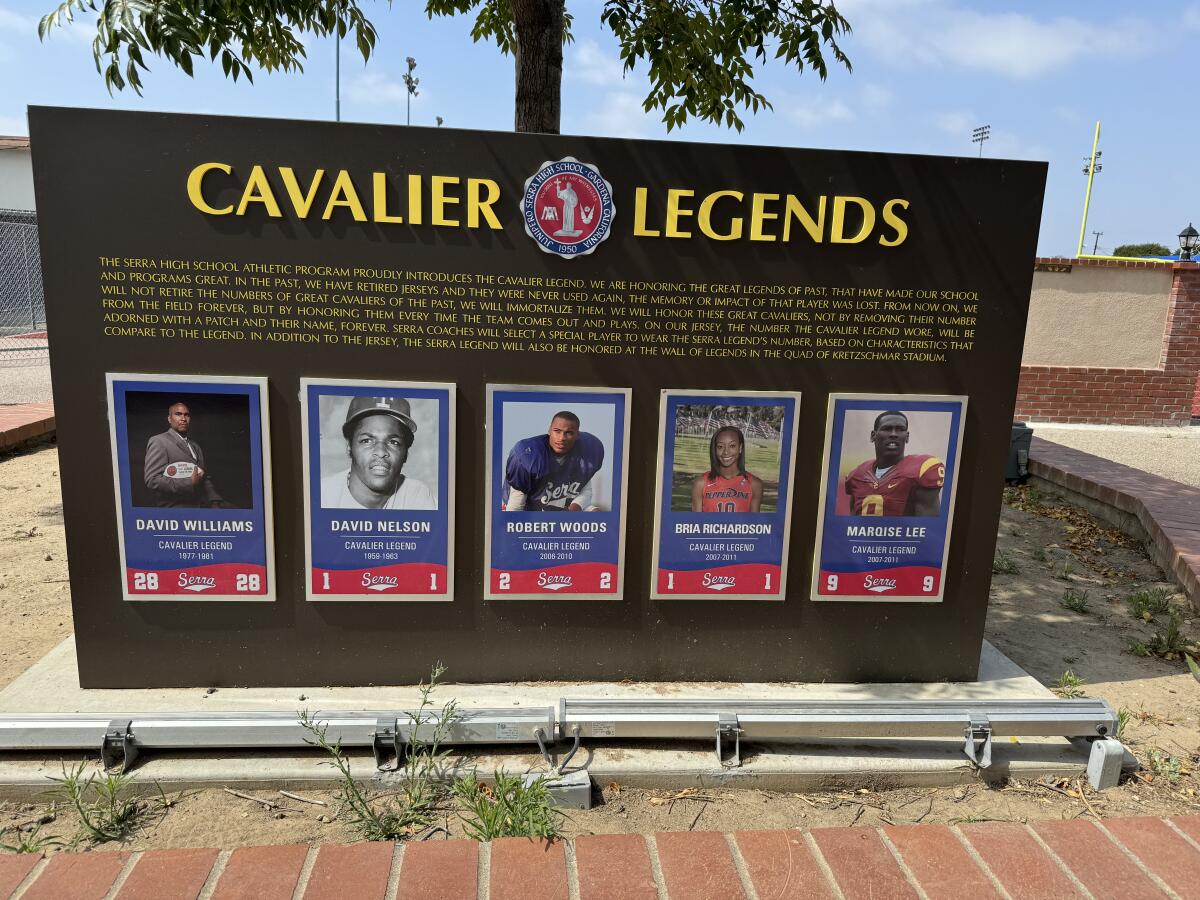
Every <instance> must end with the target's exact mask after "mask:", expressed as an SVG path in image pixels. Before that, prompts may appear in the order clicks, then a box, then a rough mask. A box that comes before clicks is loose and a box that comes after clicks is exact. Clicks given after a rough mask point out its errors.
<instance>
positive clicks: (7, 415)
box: [0, 400, 54, 452]
mask: <svg viewBox="0 0 1200 900" xmlns="http://www.w3.org/2000/svg"><path fill="white" fill-rule="evenodd" d="M53 434H54V403H53V402H52V401H50V400H46V401H44V402H42V403H21V404H17V405H15V406H0V452H4V451H6V450H10V449H12V448H14V447H19V446H20V445H21V444H25V443H28V442H29V441H37V440H41V439H42V438H45V437H50V436H52V435H53Z"/></svg>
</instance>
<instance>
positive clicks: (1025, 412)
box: [1016, 258, 1200, 425]
mask: <svg viewBox="0 0 1200 900" xmlns="http://www.w3.org/2000/svg"><path fill="white" fill-rule="evenodd" d="M1037 262H1039V263H1052V264H1070V265H1072V266H1080V265H1090V266H1105V267H1130V268H1136V267H1145V266H1150V265H1154V264H1153V263H1147V262H1142V261H1134V260H1129V261H1125V260H1079V259H1057V258H1054V259H1039V260H1037ZM1172 274H1173V279H1172V284H1171V297H1170V307H1169V310H1168V313H1167V323H1166V329H1165V334H1164V336H1163V350H1162V357H1161V359H1160V362H1159V365H1158V367H1157V368H1154V369H1102V368H1083V367H1076V366H1022V367H1021V381H1020V385H1019V386H1018V388H1017V410H1016V416H1017V418H1019V419H1024V420H1026V421H1030V422H1081V423H1083V422H1090V423H1100V424H1109V425H1188V424H1190V422H1191V419H1192V415H1193V414H1195V415H1200V264H1197V263H1175V264H1173V265H1172ZM1096 327H1104V326H1103V323H1096V322H1080V323H1079V334H1080V336H1081V339H1085V340H1086V336H1087V333H1088V329H1089V328H1096Z"/></svg>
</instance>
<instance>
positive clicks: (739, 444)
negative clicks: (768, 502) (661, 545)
mask: <svg viewBox="0 0 1200 900" xmlns="http://www.w3.org/2000/svg"><path fill="white" fill-rule="evenodd" d="M762 490H763V483H762V479H761V478H759V477H758V476H757V475H751V474H750V473H749V472H747V471H746V439H745V437H744V436H743V435H742V431H741V429H740V428H733V427H731V426H726V427H725V428H721V429H719V430H718V431H717V433H716V434H714V435H713V436H712V439H711V440H709V442H708V471H707V472H705V473H704V474H703V475H697V476H696V479H695V481H693V482H692V512H743V513H744V512H758V510H759V506H760V505H761V504H762Z"/></svg>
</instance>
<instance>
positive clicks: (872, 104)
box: [862, 84, 896, 112]
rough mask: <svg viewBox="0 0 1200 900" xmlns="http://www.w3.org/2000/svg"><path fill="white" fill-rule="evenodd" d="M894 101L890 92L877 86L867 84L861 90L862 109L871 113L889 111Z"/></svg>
mask: <svg viewBox="0 0 1200 900" xmlns="http://www.w3.org/2000/svg"><path fill="white" fill-rule="evenodd" d="M895 99H896V98H895V95H894V94H893V93H892V92H891V91H889V90H888V89H887V88H885V87H881V86H880V85H877V84H867V85H864V87H863V89H862V104H863V107H864V108H866V109H869V110H871V111H872V112H882V111H883V110H885V109H889V108H890V107H891V106H892V103H893V101H894V100H895Z"/></svg>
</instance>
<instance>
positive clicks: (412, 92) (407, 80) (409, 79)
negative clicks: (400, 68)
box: [400, 56, 421, 125]
mask: <svg viewBox="0 0 1200 900" xmlns="http://www.w3.org/2000/svg"><path fill="white" fill-rule="evenodd" d="M405 63H407V64H408V71H407V72H405V73H404V74H403V75H401V76H400V77H401V78H402V79H403V80H404V87H405V88H407V90H408V94H407V96H406V97H405V98H404V102H405V108H404V124H405V125H411V124H412V98H413V97H415V96H417V85H418V84H420V83H421V79H420V78H414V77H413V69H415V68H416V67H417V61H416V60H415V59H413V58H412V57H411V56H410V57H408V58H407V59H405Z"/></svg>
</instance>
